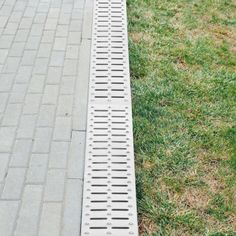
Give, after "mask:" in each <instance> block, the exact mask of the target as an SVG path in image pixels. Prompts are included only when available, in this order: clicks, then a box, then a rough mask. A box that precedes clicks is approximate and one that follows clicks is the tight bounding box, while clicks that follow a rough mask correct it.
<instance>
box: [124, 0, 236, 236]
mask: <svg viewBox="0 0 236 236" xmlns="http://www.w3.org/2000/svg"><path fill="white" fill-rule="evenodd" d="M127 6H128V28H129V29H128V30H129V50H130V67H131V78H132V96H133V122H134V139H135V161H136V178H137V201H138V213H139V227H140V235H165V236H166V235H181V236H182V235H211V236H213V235H214V236H223V235H232V236H233V235H236V1H235V0H192V1H191V0H128V1H127Z"/></svg>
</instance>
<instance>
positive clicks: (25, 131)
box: [17, 114, 37, 139]
mask: <svg viewBox="0 0 236 236" xmlns="http://www.w3.org/2000/svg"><path fill="white" fill-rule="evenodd" d="M36 116H37V115H34V114H33V115H22V116H21V120H20V124H19V127H18V130H17V138H31V139H32V138H33V136H34V128H35V125H36V118H37V117H36Z"/></svg>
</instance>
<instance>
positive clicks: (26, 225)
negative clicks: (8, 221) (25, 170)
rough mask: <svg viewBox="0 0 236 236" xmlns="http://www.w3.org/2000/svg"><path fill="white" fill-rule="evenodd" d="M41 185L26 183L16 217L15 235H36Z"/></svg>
mask: <svg viewBox="0 0 236 236" xmlns="http://www.w3.org/2000/svg"><path fill="white" fill-rule="evenodd" d="M42 190H43V187H42V186H40V185H26V186H25V189H24V193H23V197H22V203H21V208H20V211H19V216H18V219H17V225H16V230H15V232H14V235H15V236H25V233H26V232H27V236H34V235H37V225H38V221H39V216H40V207H41V200H42Z"/></svg>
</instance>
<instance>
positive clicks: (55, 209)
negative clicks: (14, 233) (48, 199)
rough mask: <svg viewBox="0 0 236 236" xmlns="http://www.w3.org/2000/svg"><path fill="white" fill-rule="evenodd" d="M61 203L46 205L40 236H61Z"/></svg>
mask: <svg viewBox="0 0 236 236" xmlns="http://www.w3.org/2000/svg"><path fill="white" fill-rule="evenodd" d="M61 210H62V204H61V203H44V204H43V211H42V215H41V221H40V227H39V236H48V235H50V236H58V235H60V223H61V217H60V216H61Z"/></svg>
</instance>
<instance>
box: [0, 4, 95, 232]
mask: <svg viewBox="0 0 236 236" xmlns="http://www.w3.org/2000/svg"><path fill="white" fill-rule="evenodd" d="M91 12H92V1H86V0H0V235H2V236H8V235H17V236H20V235H22V236H31V235H32V236H33V235H40V236H54V235H68V236H73V235H79V231H80V215H81V193H82V176H83V150H84V138H85V125H86V101H87V97H86V96H87V94H86V93H87V92H86V91H87V74H88V68H89V63H88V61H89V60H88V58H89V53H90V52H89V48H90V28H91V15H92V14H91Z"/></svg>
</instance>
